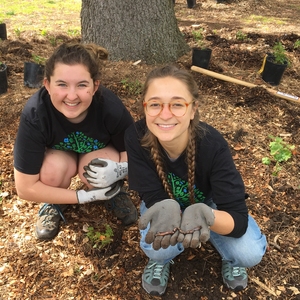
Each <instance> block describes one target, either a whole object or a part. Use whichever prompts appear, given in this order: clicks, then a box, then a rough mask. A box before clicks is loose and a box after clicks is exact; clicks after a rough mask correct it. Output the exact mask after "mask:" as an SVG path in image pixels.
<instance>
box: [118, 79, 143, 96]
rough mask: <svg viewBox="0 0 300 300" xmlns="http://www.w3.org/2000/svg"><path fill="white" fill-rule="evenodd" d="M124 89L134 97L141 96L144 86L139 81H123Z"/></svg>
mask: <svg viewBox="0 0 300 300" xmlns="http://www.w3.org/2000/svg"><path fill="white" fill-rule="evenodd" d="M121 83H122V84H123V87H124V88H125V89H126V90H127V91H128V92H129V93H130V94H132V95H139V94H140V93H141V92H142V84H141V83H140V82H139V81H138V80H133V81H132V80H130V79H127V78H126V79H123V80H121Z"/></svg>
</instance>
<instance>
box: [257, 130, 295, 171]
mask: <svg viewBox="0 0 300 300" xmlns="http://www.w3.org/2000/svg"><path fill="white" fill-rule="evenodd" d="M269 137H270V138H271V139H272V140H273V141H272V142H270V144H269V147H270V155H271V158H270V157H263V158H262V163H263V164H265V165H270V164H271V163H272V162H275V167H274V172H273V175H275V176H276V175H277V174H278V172H279V171H280V170H281V169H282V167H281V166H280V163H283V162H286V161H288V160H289V159H290V158H291V157H292V155H293V150H294V149H295V145H289V144H288V143H286V142H284V141H283V139H282V138H280V137H274V136H271V135H270V136H269Z"/></svg>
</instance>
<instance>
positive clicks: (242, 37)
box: [235, 30, 247, 41]
mask: <svg viewBox="0 0 300 300" xmlns="http://www.w3.org/2000/svg"><path fill="white" fill-rule="evenodd" d="M235 38H236V39H237V40H239V41H245V40H247V34H246V33H243V32H242V31H240V30H239V31H238V32H237V33H236V35H235Z"/></svg>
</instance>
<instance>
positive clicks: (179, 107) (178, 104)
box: [143, 99, 194, 117]
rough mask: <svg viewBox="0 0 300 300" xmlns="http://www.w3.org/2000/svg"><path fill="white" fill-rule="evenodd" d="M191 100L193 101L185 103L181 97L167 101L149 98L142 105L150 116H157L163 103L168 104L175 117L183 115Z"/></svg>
mask: <svg viewBox="0 0 300 300" xmlns="http://www.w3.org/2000/svg"><path fill="white" fill-rule="evenodd" d="M193 102H194V101H192V102H190V103H186V102H185V101H184V100H181V99H177V100H172V101H170V102H169V103H162V102H160V101H158V100H149V101H147V102H144V103H143V106H144V108H145V110H146V112H147V114H148V115H149V116H150V117H156V116H158V115H159V114H160V113H161V112H162V110H163V108H164V104H166V105H168V106H169V110H170V112H171V113H172V114H173V115H174V116H175V117H183V116H184V115H185V113H186V111H187V108H188V107H189V105H190V104H192V103H193Z"/></svg>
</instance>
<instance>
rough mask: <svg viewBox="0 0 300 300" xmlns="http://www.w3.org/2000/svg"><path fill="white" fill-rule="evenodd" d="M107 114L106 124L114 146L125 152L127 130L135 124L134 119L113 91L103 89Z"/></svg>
mask: <svg viewBox="0 0 300 300" xmlns="http://www.w3.org/2000/svg"><path fill="white" fill-rule="evenodd" d="M101 94H102V96H103V100H104V108H103V109H105V111H106V113H105V117H104V123H105V126H106V128H107V130H108V131H109V133H110V136H111V143H112V145H113V146H114V147H115V148H116V150H118V151H119V152H123V151H125V142H124V135H125V130H126V129H127V128H128V127H129V126H130V125H131V124H133V118H132V116H131V114H130V112H129V111H128V110H127V108H126V107H125V105H124V104H123V102H122V100H121V99H120V98H119V97H118V96H117V95H115V94H114V93H113V92H112V91H110V90H109V89H107V88H105V87H101Z"/></svg>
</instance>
